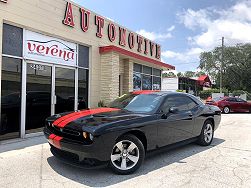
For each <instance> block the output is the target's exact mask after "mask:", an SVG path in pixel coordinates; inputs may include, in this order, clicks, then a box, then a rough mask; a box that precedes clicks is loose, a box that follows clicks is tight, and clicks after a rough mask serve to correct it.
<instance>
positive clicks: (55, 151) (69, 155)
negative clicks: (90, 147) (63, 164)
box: [51, 146, 79, 162]
mask: <svg viewBox="0 0 251 188" xmlns="http://www.w3.org/2000/svg"><path fill="white" fill-rule="evenodd" d="M51 149H52V153H53V154H54V155H59V156H60V157H62V158H64V159H67V160H70V161H72V162H79V157H78V155H77V154H74V153H71V152H68V151H64V150H60V149H57V148H55V147H54V146H51Z"/></svg>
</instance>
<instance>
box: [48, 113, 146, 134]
mask: <svg viewBox="0 0 251 188" xmlns="http://www.w3.org/2000/svg"><path fill="white" fill-rule="evenodd" d="M60 116H61V117H58V118H57V119H56V120H54V121H53V125H54V126H57V127H59V128H67V129H74V130H78V131H88V132H95V130H97V129H100V128H105V127H107V126H109V127H110V128H111V127H112V126H114V125H118V124H119V125H120V126H123V125H126V124H128V122H129V121H134V120H135V119H139V118H143V117H147V116H150V115H149V114H139V113H134V112H130V111H127V110H121V109H116V108H97V109H92V110H83V111H80V112H71V113H64V114H62V115H60Z"/></svg>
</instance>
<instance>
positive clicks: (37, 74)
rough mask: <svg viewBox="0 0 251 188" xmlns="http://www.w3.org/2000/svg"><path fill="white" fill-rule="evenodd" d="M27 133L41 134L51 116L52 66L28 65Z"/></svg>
mask: <svg viewBox="0 0 251 188" xmlns="http://www.w3.org/2000/svg"><path fill="white" fill-rule="evenodd" d="M26 83H27V84H26V123H25V133H33V132H40V131H42V128H43V127H44V122H45V119H46V118H47V117H49V116H50V115H51V104H52V103H51V101H52V100H51V99H52V97H51V96H52V66H48V65H44V64H43V65H42V64H35V63H27V81H26Z"/></svg>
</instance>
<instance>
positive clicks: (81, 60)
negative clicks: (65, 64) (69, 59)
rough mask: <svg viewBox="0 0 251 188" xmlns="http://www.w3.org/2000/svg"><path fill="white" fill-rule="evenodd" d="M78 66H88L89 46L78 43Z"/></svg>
mask: <svg viewBox="0 0 251 188" xmlns="http://www.w3.org/2000/svg"><path fill="white" fill-rule="evenodd" d="M78 66H79V67H84V68H89V48H88V47H86V46H82V45H78Z"/></svg>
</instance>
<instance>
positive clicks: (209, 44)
mask: <svg viewBox="0 0 251 188" xmlns="http://www.w3.org/2000/svg"><path fill="white" fill-rule="evenodd" d="M177 15H178V17H179V20H180V21H181V23H183V24H184V26H185V27H187V28H189V29H191V30H196V31H197V30H199V31H201V32H200V33H199V34H197V35H196V36H190V37H189V38H188V41H189V43H190V44H191V45H192V47H199V48H202V49H203V50H211V49H213V48H214V47H216V46H220V44H221V42H220V39H221V37H222V36H224V37H225V38H226V45H235V44H237V43H247V42H251V35H250V33H251V1H250V0H249V1H241V2H237V3H236V4H235V5H233V6H232V7H229V8H228V9H225V10H219V9H215V8H214V9H213V8H206V9H200V10H198V11H195V10H192V9H187V10H185V11H183V12H181V13H178V14H177Z"/></svg>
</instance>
